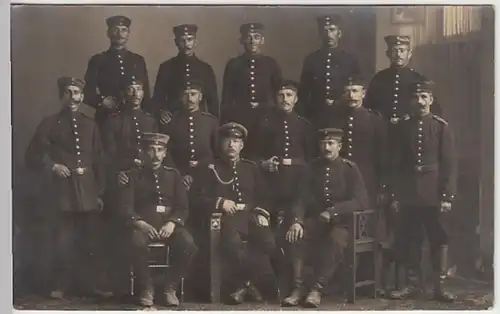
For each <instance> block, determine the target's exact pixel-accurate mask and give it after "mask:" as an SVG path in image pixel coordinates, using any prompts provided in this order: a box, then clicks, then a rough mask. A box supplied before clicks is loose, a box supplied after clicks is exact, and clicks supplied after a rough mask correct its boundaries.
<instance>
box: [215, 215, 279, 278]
mask: <svg viewBox="0 0 500 314" xmlns="http://www.w3.org/2000/svg"><path fill="white" fill-rule="evenodd" d="M245 240H246V241H247V243H244V241H245ZM221 249H222V252H223V256H224V257H225V258H226V259H227V261H228V263H229V265H231V266H232V267H233V268H234V271H235V273H234V276H233V277H232V278H233V279H234V284H235V285H236V286H240V285H241V284H243V283H244V282H245V281H247V280H256V279H257V278H258V277H259V276H260V275H263V273H264V272H265V269H266V266H267V269H269V268H270V260H269V257H270V255H271V254H272V253H273V252H274V250H275V249H276V244H275V241H274V235H273V232H272V230H271V229H270V228H269V227H259V226H258V225H257V224H256V223H255V222H254V221H253V220H251V221H250V222H249V225H248V233H242V232H240V231H239V229H238V228H237V226H235V225H234V224H231V223H224V221H223V223H222V226H221Z"/></svg>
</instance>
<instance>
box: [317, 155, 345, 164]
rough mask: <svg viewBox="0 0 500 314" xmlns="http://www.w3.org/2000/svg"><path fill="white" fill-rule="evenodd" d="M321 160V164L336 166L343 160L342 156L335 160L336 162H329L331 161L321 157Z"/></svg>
mask: <svg viewBox="0 0 500 314" xmlns="http://www.w3.org/2000/svg"><path fill="white" fill-rule="evenodd" d="M320 158H321V162H322V164H323V165H335V164H338V163H339V162H340V161H341V160H342V158H341V157H340V155H338V156H337V158H335V159H334V160H329V159H326V158H323V157H320Z"/></svg>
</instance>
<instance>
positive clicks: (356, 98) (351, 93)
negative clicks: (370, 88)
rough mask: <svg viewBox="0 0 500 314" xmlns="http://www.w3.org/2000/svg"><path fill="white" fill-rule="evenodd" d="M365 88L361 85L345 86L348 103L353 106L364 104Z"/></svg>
mask: <svg viewBox="0 0 500 314" xmlns="http://www.w3.org/2000/svg"><path fill="white" fill-rule="evenodd" d="M365 94H366V91H365V88H364V87H363V86H361V85H349V86H346V87H344V96H345V98H346V100H347V105H348V106H349V107H351V108H358V107H360V106H361V105H362V104H363V99H364V98H365Z"/></svg>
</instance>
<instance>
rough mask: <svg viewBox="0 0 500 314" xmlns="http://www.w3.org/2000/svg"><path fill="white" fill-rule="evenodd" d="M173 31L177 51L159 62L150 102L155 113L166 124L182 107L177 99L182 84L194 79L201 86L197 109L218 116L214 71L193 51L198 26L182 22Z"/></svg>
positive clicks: (182, 86) (182, 87)
mask: <svg viewBox="0 0 500 314" xmlns="http://www.w3.org/2000/svg"><path fill="white" fill-rule="evenodd" d="M173 31H174V35H175V45H176V46H177V49H178V50H179V54H178V55H177V56H175V57H173V58H171V59H169V60H167V61H165V62H163V63H162V64H161V65H160V68H159V69H158V75H157V76H156V83H155V88H154V94H153V104H152V105H153V106H155V108H154V111H155V114H156V115H158V116H159V117H160V121H162V123H164V124H166V123H168V122H169V120H170V118H171V116H172V114H174V113H176V112H177V111H178V110H180V109H182V107H183V105H182V102H181V98H182V95H183V92H184V86H185V85H186V84H187V83H189V82H190V81H192V80H198V81H201V82H203V85H204V86H205V92H204V99H203V103H202V104H200V109H201V111H203V112H209V113H211V114H212V115H214V116H216V117H218V116H219V101H218V97H217V83H216V81H215V73H214V70H213V69H212V67H211V66H210V65H209V64H208V63H206V62H204V61H202V60H200V59H198V57H197V56H196V55H195V53H194V48H195V46H196V32H197V31H198V26H196V25H192V24H183V25H178V26H175V27H174V29H173Z"/></svg>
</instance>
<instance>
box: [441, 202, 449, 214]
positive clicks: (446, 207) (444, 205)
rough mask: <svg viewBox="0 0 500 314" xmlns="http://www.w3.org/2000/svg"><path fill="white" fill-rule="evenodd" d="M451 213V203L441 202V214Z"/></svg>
mask: <svg viewBox="0 0 500 314" xmlns="http://www.w3.org/2000/svg"><path fill="white" fill-rule="evenodd" d="M449 211H451V202H441V212H442V213H447V212H449Z"/></svg>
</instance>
